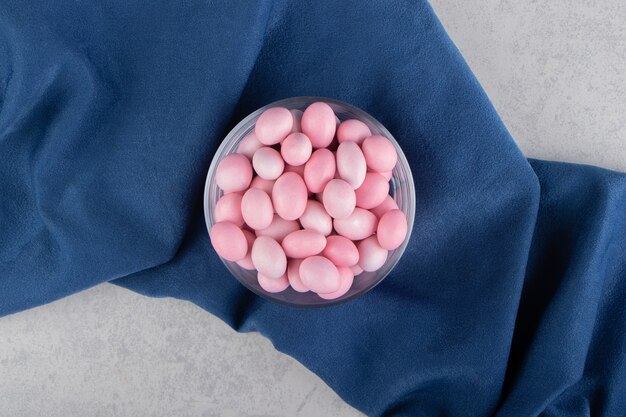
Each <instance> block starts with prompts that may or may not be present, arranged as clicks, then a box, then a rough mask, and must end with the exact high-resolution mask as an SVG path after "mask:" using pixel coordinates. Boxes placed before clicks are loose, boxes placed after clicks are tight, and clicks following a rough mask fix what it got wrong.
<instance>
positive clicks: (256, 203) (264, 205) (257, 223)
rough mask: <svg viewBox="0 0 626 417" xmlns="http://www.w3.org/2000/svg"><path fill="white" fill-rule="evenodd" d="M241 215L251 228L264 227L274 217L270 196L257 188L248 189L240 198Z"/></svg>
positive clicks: (258, 228)
mask: <svg viewBox="0 0 626 417" xmlns="http://www.w3.org/2000/svg"><path fill="white" fill-rule="evenodd" d="M241 215H242V216H243V220H244V221H245V222H246V224H247V225H248V226H250V227H251V228H252V229H254V230H260V229H265V228H266V227H268V226H269V225H270V224H271V223H272V219H273V218H274V207H273V206H272V200H271V199H270V196H269V195H267V193H266V192H265V191H263V190H260V189H258V188H250V189H248V191H246V193H245V194H244V195H243V198H242V199H241Z"/></svg>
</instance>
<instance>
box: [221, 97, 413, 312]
mask: <svg viewBox="0 0 626 417" xmlns="http://www.w3.org/2000/svg"><path fill="white" fill-rule="evenodd" d="M397 159H398V156H397V152H396V150H395V147H394V145H393V143H392V142H390V141H389V140H388V139H387V138H386V137H384V136H378V135H376V136H372V132H371V130H370V128H369V127H368V126H367V125H366V124H365V123H363V122H361V121H359V120H353V119H349V120H344V121H338V118H337V117H336V115H335V113H334V111H333V110H332V108H331V107H330V106H329V105H328V104H326V103H323V102H317V103H313V104H311V105H310V106H309V107H308V108H306V109H305V110H304V113H303V112H301V111H299V110H288V109H285V108H281V107H275V108H270V109H267V110H266V111H264V112H263V113H262V114H261V116H260V117H259V118H258V119H257V121H256V125H255V128H254V130H253V131H252V132H250V133H249V134H248V135H247V136H246V137H245V138H244V139H242V141H241V142H240V144H239V146H238V148H237V151H236V153H234V154H230V155H228V156H226V157H225V158H223V159H222V160H221V161H220V162H219V164H218V167H217V170H216V175H215V179H216V182H217V185H218V187H219V188H221V189H222V191H224V193H225V194H224V195H223V196H222V197H221V198H220V199H219V200H218V202H217V204H216V205H215V209H214V213H213V214H214V218H215V221H216V223H215V224H214V225H213V227H212V229H211V232H210V237H211V244H212V245H213V247H214V249H215V250H216V252H217V253H218V255H220V256H221V257H222V258H224V259H226V260H228V261H232V262H236V263H237V264H238V265H239V266H240V267H241V268H244V269H248V270H256V271H257V279H258V283H259V286H260V287H261V288H262V289H263V290H264V291H266V292H268V293H277V292H281V291H285V290H287V289H288V288H290V287H291V288H292V289H293V290H294V291H297V292H300V293H306V292H309V291H312V292H313V293H317V294H318V295H319V296H320V297H321V298H323V299H326V300H334V299H337V298H340V297H342V296H344V295H345V294H346V293H348V292H349V291H350V288H351V287H352V284H353V282H354V280H355V279H359V278H355V277H356V276H357V275H359V274H361V273H362V272H364V271H365V272H374V271H376V270H378V269H380V268H382V267H383V265H385V262H386V261H387V258H388V256H389V251H393V250H395V249H397V248H399V247H400V246H402V244H403V243H404V242H405V241H406V238H407V234H408V224H407V220H406V216H405V214H404V213H403V212H402V211H401V210H399V209H398V205H397V204H396V202H395V201H394V200H393V198H392V197H391V196H390V195H389V180H390V178H391V176H392V170H393V168H394V167H395V165H396V163H397Z"/></svg>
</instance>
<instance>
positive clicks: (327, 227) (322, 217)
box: [300, 200, 333, 236]
mask: <svg viewBox="0 0 626 417" xmlns="http://www.w3.org/2000/svg"><path fill="white" fill-rule="evenodd" d="M300 224H301V225H302V227H303V228H305V229H308V230H315V231H317V232H319V233H321V234H323V235H324V236H328V235H329V234H330V232H332V230H333V219H332V217H330V215H329V214H328V213H327V212H326V210H325V209H324V206H323V205H322V203H320V202H319V201H315V200H309V201H307V203H306V209H305V210H304V213H303V214H302V216H300Z"/></svg>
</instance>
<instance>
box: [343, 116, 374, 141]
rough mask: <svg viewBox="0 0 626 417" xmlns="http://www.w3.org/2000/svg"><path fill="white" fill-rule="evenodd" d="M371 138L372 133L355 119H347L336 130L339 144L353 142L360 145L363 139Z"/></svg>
mask: <svg viewBox="0 0 626 417" xmlns="http://www.w3.org/2000/svg"><path fill="white" fill-rule="evenodd" d="M369 136H372V131H371V130H370V128H369V127H367V125H366V124H365V123H363V122H362V121H360V120H356V119H348V120H345V121H343V122H341V124H340V125H339V127H338V128H337V140H338V141H339V143H343V142H355V143H356V144H358V145H360V144H361V143H363V141H364V140H365V138H367V137H369Z"/></svg>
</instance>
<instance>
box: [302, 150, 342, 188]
mask: <svg viewBox="0 0 626 417" xmlns="http://www.w3.org/2000/svg"><path fill="white" fill-rule="evenodd" d="M334 176H335V155H334V154H333V153H332V152H331V151H329V150H328V149H326V148H322V149H318V150H316V151H315V152H313V154H312V155H311V158H309V160H308V161H307V163H306V164H305V165H304V181H305V182H306V186H307V188H308V189H309V191H311V192H312V193H319V192H321V191H323V190H324V187H326V184H328V181H330V180H332V179H333V177H334Z"/></svg>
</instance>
